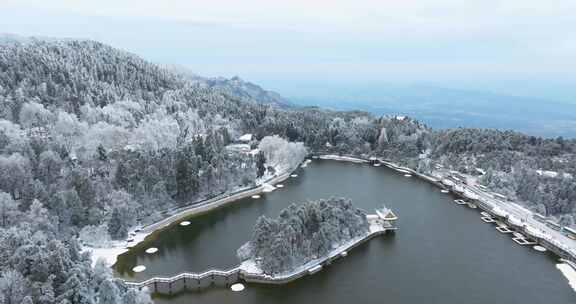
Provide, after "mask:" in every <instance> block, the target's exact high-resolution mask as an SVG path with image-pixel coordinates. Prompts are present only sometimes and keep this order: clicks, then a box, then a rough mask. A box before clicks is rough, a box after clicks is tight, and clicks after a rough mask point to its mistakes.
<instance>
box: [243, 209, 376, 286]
mask: <svg viewBox="0 0 576 304" xmlns="http://www.w3.org/2000/svg"><path fill="white" fill-rule="evenodd" d="M369 233H370V224H369V222H368V220H367V216H366V213H365V212H364V211H363V210H361V209H358V208H356V207H354V206H353V204H352V201H351V200H349V199H345V198H330V199H327V200H318V201H309V202H306V203H302V204H292V205H290V206H289V207H288V208H286V209H284V210H283V211H282V212H281V213H280V216H279V217H278V218H276V219H271V218H268V217H266V216H261V217H260V218H258V220H257V222H256V225H255V226H254V230H253V233H252V239H251V240H250V241H249V242H247V243H245V244H244V245H243V246H242V247H240V249H238V252H237V255H238V257H239V258H240V260H241V261H248V260H251V261H253V262H254V263H255V264H256V266H257V267H258V268H260V269H261V270H262V272H263V273H265V274H269V275H276V274H282V273H286V272H291V271H294V270H295V269H297V268H298V267H300V266H302V265H304V264H306V263H308V262H310V261H312V260H314V259H318V258H320V257H322V256H325V255H327V254H328V253H330V251H332V250H333V249H335V248H338V247H339V246H341V245H342V244H345V243H347V242H349V241H351V240H354V239H356V238H360V237H364V236H366V235H367V234H369Z"/></svg>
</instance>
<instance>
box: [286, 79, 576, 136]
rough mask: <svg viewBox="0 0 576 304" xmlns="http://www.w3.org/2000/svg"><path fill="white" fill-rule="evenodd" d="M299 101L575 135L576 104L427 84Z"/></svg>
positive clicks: (434, 121) (439, 123)
mask: <svg viewBox="0 0 576 304" xmlns="http://www.w3.org/2000/svg"><path fill="white" fill-rule="evenodd" d="M291 100H292V101H293V102H294V103H296V104H299V105H317V106H321V107H325V108H332V109H338V110H351V109H361V110H365V111H369V112H372V113H374V114H377V115H381V114H390V113H398V114H402V115H409V116H412V117H418V119H420V120H421V121H423V122H425V123H427V124H428V125H430V126H431V127H434V128H456V127H471V128H497V129H513V130H517V131H521V132H525V133H528V134H531V135H538V136H545V137H558V136H563V137H569V138H574V137H576V103H574V104H570V103H565V102H555V101H549V100H541V99H537V98H529V97H518V96H509V95H502V94H495V93H490V92H481V91H468V90H456V89H444V88H436V87H431V86H405V87H382V88H380V89H370V90H366V91H365V92H353V93H349V94H348V95H347V96H341V97H335V98H316V97H312V98H306V97H294V98H291Z"/></svg>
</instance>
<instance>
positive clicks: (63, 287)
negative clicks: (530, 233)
mask: <svg viewBox="0 0 576 304" xmlns="http://www.w3.org/2000/svg"><path fill="white" fill-rule="evenodd" d="M231 85H232V86H233V85H234V81H232V82H227V83H226V86H227V87H229V86H231ZM243 90H244V91H243ZM245 90H246V88H242V87H240V88H238V90H236V89H234V90H232V89H222V88H221V87H220V86H219V85H213V86H207V85H204V84H202V83H198V82H197V81H193V80H191V79H190V77H187V76H185V75H182V74H181V73H175V72H174V71H172V70H169V69H165V68H163V67H160V66H157V65H154V64H151V63H149V62H146V61H145V60H142V59H140V58H139V57H137V56H135V55H133V54H129V53H126V52H124V51H120V50H117V49H114V48H112V47H109V46H106V45H103V44H101V43H98V42H93V41H43V40H27V41H25V42H22V43H20V42H14V43H10V44H5V45H0V247H1V248H0V255H1V257H0V273H1V275H0V277H1V279H0V299H2V297H4V299H6V298H7V297H8V298H10V301H9V302H10V303H19V302H20V301H21V300H22V299H23V298H24V297H27V298H26V301H30V300H32V301H33V302H34V303H36V302H38V303H56V302H58V303H66V302H70V303H95V302H102V303H114V302H118V301H119V300H118V299H119V297H129V298H126V299H125V300H124V302H125V303H134V301H136V300H134V299H136V298H137V299H139V300H138V301H144V300H143V299H145V296H143V295H141V294H138V293H135V292H132V293H126V292H123V290H124V287H123V285H122V284H121V283H119V282H116V281H114V280H110V279H109V277H110V276H109V273H107V271H106V270H104V269H105V268H104V267H99V268H98V269H97V270H93V269H91V268H90V263H89V260H88V259H87V257H86V256H83V255H81V254H79V250H78V248H79V245H78V243H77V237H78V235H79V234H83V235H86V234H92V235H93V234H99V235H103V237H105V238H107V237H111V238H115V239H121V238H124V237H125V236H126V233H127V231H128V229H129V228H130V227H132V226H134V225H135V224H137V222H138V221H139V220H141V221H142V222H151V221H154V220H155V219H158V218H160V217H161V216H162V214H161V212H162V211H164V210H167V209H170V208H174V207H177V206H181V205H183V204H188V203H191V202H194V201H196V200H199V199H202V198H205V197H210V196H213V195H216V194H219V193H222V192H225V191H230V190H233V189H237V188H238V187H243V186H249V185H252V184H253V183H254V182H255V180H256V179H257V176H258V175H261V174H260V172H259V171H260V170H258V166H257V162H258V157H254V156H252V155H249V154H243V153H230V152H229V151H228V150H227V149H226V148H225V147H226V146H227V145H228V144H229V143H231V142H232V141H233V140H234V139H235V138H237V137H238V136H239V135H242V134H244V133H252V134H255V137H256V139H258V140H260V139H262V138H264V137H265V136H269V135H279V136H280V137H282V138H284V139H286V140H289V141H293V142H294V141H297V142H303V143H304V144H305V145H306V146H307V147H308V148H309V150H312V151H323V152H328V153H345V154H356V155H361V154H365V155H377V156H382V157H385V158H388V159H392V160H394V161H396V162H399V163H402V164H404V165H408V166H411V167H414V168H417V167H418V168H419V169H420V170H423V171H426V170H429V169H430V168H431V167H432V164H433V162H442V163H444V164H445V165H446V166H449V167H454V168H457V169H459V170H463V171H471V170H474V168H475V167H481V168H485V169H486V170H488V171H489V173H488V174H487V177H486V182H487V183H489V184H490V185H492V186H493V187H496V188H506V189H508V190H509V191H511V192H513V194H514V195H517V196H518V198H520V199H522V200H526V201H529V203H528V204H532V205H534V206H536V207H537V208H539V209H544V210H541V212H543V213H547V214H551V215H563V216H564V217H565V218H564V220H565V221H567V222H569V221H571V219H570V217H567V215H569V214H574V212H575V210H574V199H575V197H576V193H575V191H574V182H573V180H572V178H570V177H569V176H570V175H564V174H558V175H557V176H556V177H551V175H550V174H547V175H546V174H545V175H539V174H538V173H537V171H536V170H537V169H542V170H549V171H557V172H566V173H569V174H572V175H574V174H576V172H575V168H574V166H575V165H574V164H575V163H576V162H575V161H576V159H575V157H574V152H575V151H574V149H575V148H574V146H575V143H574V141H569V140H563V139H541V138H533V137H530V136H526V135H522V134H518V133H513V132H502V131H494V130H476V129H457V130H446V131H433V130H431V129H429V128H428V127H426V126H425V125H423V124H421V123H419V122H418V121H416V120H414V119H411V118H405V117H395V116H386V117H374V116H372V115H370V114H367V113H365V112H333V111H326V110H322V109H317V108H279V107H276V106H275V105H270V104H269V103H268V102H266V101H261V102H246V101H247V99H254V98H259V97H258V96H259V95H258V94H252V95H251V94H248V95H246V94H243V93H242V92H245ZM265 142H266V143H275V144H274V145H277V146H278V147H291V145H288V144H285V143H282V142H281V141H279V140H278V139H276V138H274V139H273V140H266V141H265ZM254 144H255V143H254ZM282 149H283V148H282ZM267 151H268V152H267V153H269V154H268V155H269V156H268V158H270V159H269V161H272V159H280V160H286V157H287V156H285V155H289V154H290V153H280V155H282V157H272V156H271V155H272V154H270V152H269V151H270V147H268V150H267ZM272 151H273V149H272ZM296 154H298V153H296ZM526 189H528V190H530V191H528V190H526ZM47 274H48V275H47ZM104 298H106V299H109V298H110V299H112V301H110V302H106V301H107V300H103V299H104ZM116 300H118V301H116ZM0 303H3V302H1V301H0Z"/></svg>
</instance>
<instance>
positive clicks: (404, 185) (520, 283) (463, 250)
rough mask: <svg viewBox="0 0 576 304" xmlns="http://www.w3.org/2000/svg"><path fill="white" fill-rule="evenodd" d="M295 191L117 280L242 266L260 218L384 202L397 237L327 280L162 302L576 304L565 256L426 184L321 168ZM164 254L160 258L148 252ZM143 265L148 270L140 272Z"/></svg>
mask: <svg viewBox="0 0 576 304" xmlns="http://www.w3.org/2000/svg"><path fill="white" fill-rule="evenodd" d="M298 174H299V176H298V177H297V178H291V179H289V180H287V181H286V182H284V183H283V184H284V185H285V187H284V188H283V189H280V190H277V191H275V192H272V193H269V194H265V195H263V196H262V198H260V199H252V198H248V199H245V200H241V201H238V202H235V203H233V204H232V205H229V206H227V207H225V208H221V209H219V210H216V211H214V212H211V213H209V214H205V215H201V216H198V217H193V218H190V219H189V221H190V222H191V224H190V225H189V226H186V227H182V226H179V225H174V226H172V227H170V228H168V229H166V230H164V231H162V232H161V233H158V234H156V235H154V236H153V237H151V238H150V239H149V240H147V241H146V242H145V243H143V244H141V245H139V246H138V247H137V248H135V249H134V250H132V251H130V252H128V253H126V254H124V255H122V256H121V257H120V258H119V260H118V263H117V265H116V266H115V271H116V274H117V275H118V276H120V277H124V278H128V279H130V280H144V279H146V278H149V277H152V276H158V275H162V276H168V275H173V274H177V273H180V272H183V271H194V272H199V271H203V270H206V269H209V268H220V269H225V268H229V267H233V266H235V265H236V264H237V263H238V261H237V259H236V256H235V255H236V249H238V247H240V246H241V245H242V244H243V243H244V242H245V241H247V240H248V239H249V238H250V233H251V230H252V226H253V225H254V223H255V222H256V219H257V218H258V216H260V215H262V214H266V215H269V216H277V215H278V213H279V212H280V210H282V209H283V208H285V207H286V206H288V205H289V204H291V203H294V202H302V201H305V200H309V199H312V200H314V199H320V198H327V197H330V196H345V197H349V198H351V199H352V200H353V201H354V203H355V204H356V205H357V206H359V207H361V208H364V209H365V210H366V211H368V212H372V211H373V210H374V208H377V207H380V206H381V205H382V203H386V205H387V206H389V207H390V208H392V209H394V211H395V212H396V214H398V216H399V217H400V220H399V226H400V229H399V230H398V232H397V233H396V234H395V235H394V236H385V237H378V238H375V239H373V240H371V241H370V242H368V243H366V244H364V245H362V246H360V247H358V248H356V249H354V250H353V251H352V252H350V254H349V255H348V257H346V258H344V259H341V260H339V261H338V262H337V263H334V264H333V265H331V266H329V267H326V268H325V269H324V270H322V271H321V272H319V273H317V274H315V275H313V276H309V277H306V278H303V279H301V280H298V281H296V282H293V283H290V284H287V285H283V286H265V285H255V284H249V285H247V288H246V290H244V291H242V292H237V293H235V292H232V291H230V290H229V289H224V288H215V289H209V290H205V291H203V292H199V293H185V294H180V295H177V296H175V297H158V298H156V299H155V301H157V302H158V303H190V302H192V301H193V302H195V303H228V302H230V303H231V302H235V303H236V302H237V303H353V302H358V303H382V302H386V303H489V302H492V303H551V304H552V303H559V304H560V303H562V304H565V303H576V294H575V293H574V292H573V291H572V290H571V289H570V288H569V286H568V284H567V282H566V280H565V279H564V277H563V276H562V275H561V274H560V272H559V271H557V270H556V269H555V267H554V264H555V257H554V256H553V255H552V254H549V253H540V252H537V251H535V250H532V249H531V248H530V247H521V246H519V245H517V244H515V243H514V242H513V241H512V240H511V239H510V237H509V236H506V235H502V234H499V233H497V232H496V230H495V229H494V226H492V225H489V224H486V223H483V222H482V221H481V220H480V216H479V211H478V210H472V209H469V208H467V207H465V206H458V205H456V204H454V203H453V202H452V200H453V197H450V196H449V195H445V194H442V193H440V191H439V190H438V188H435V187H434V186H432V185H430V184H428V183H425V182H423V181H420V180H418V179H416V178H412V179H407V178H405V177H404V176H403V175H402V174H399V173H396V172H393V171H391V170H389V169H386V168H384V167H379V168H377V167H372V166H367V165H357V164H350V163H340V162H335V161H316V160H315V161H314V162H313V163H312V164H311V165H310V166H309V167H308V168H306V169H303V170H301V171H300V172H298ZM149 247H157V248H158V249H159V250H158V252H157V253H155V254H152V255H151V254H147V253H145V250H146V248H149ZM135 265H145V266H146V267H147V269H146V271H144V272H142V273H132V271H131V269H132V267H134V266H135Z"/></svg>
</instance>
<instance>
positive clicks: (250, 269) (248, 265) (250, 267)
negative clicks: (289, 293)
mask: <svg viewBox="0 0 576 304" xmlns="http://www.w3.org/2000/svg"><path fill="white" fill-rule="evenodd" d="M369 227H370V228H369V229H370V231H369V232H368V234H367V235H371V234H373V233H376V232H380V231H384V227H382V225H379V224H378V223H376V222H375V221H370V226H369ZM367 235H364V236H361V237H357V238H354V239H351V240H348V241H347V242H345V243H342V244H340V245H339V246H337V247H335V248H333V249H332V251H330V252H329V253H328V254H327V255H326V256H323V257H320V258H317V259H313V260H311V261H308V262H307V263H305V264H302V265H300V266H298V267H296V268H295V269H293V270H292V271H290V272H287V273H281V274H276V275H274V276H269V275H265V274H264V276H266V277H270V278H275V279H281V278H287V277H291V276H293V275H295V274H297V273H301V272H305V271H308V270H309V269H311V268H313V267H315V266H317V265H320V264H321V263H323V262H324V261H325V260H326V259H328V258H332V257H335V256H337V255H341V254H342V253H343V252H346V254H345V255H341V256H346V255H348V253H347V251H346V250H347V249H348V248H350V247H351V246H352V245H354V244H355V243H357V242H359V241H360V240H362V239H363V238H365V237H366V236H367ZM238 268H239V269H240V270H242V271H244V272H246V273H250V274H263V272H262V269H260V267H258V265H257V264H256V262H255V261H253V260H246V261H244V262H242V263H241V264H240V266H238Z"/></svg>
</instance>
